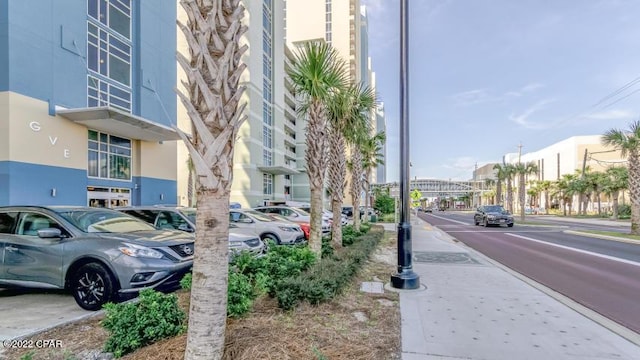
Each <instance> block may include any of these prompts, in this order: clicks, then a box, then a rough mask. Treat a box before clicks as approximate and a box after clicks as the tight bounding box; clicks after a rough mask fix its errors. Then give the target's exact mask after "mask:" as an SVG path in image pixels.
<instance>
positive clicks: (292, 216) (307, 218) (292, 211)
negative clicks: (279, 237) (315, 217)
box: [254, 205, 331, 235]
mask: <svg viewBox="0 0 640 360" xmlns="http://www.w3.org/2000/svg"><path fill="white" fill-rule="evenodd" d="M254 210H257V211H260V212H263V213H271V214H280V215H282V216H284V217H286V218H287V219H289V220H290V221H293V222H296V223H302V224H310V223H311V214H309V213H308V212H306V211H304V210H302V209H300V208H296V207H293V206H286V205H275V206H260V207H257V208H254ZM329 233H331V224H329V222H328V221H326V220H324V219H322V235H328V234H329Z"/></svg>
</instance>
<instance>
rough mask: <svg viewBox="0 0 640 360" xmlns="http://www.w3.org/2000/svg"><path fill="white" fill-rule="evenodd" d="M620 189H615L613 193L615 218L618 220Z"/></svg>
mask: <svg viewBox="0 0 640 360" xmlns="http://www.w3.org/2000/svg"><path fill="white" fill-rule="evenodd" d="M618 195H619V192H618V191H614V192H613V194H612V197H613V220H618Z"/></svg>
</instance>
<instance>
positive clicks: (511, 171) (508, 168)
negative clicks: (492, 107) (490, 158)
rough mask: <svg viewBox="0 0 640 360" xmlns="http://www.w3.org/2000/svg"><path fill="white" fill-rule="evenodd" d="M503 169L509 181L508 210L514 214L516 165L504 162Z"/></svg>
mask: <svg viewBox="0 0 640 360" xmlns="http://www.w3.org/2000/svg"><path fill="white" fill-rule="evenodd" d="M503 170H504V177H505V180H506V181H507V199H506V203H507V210H509V212H510V213H512V214H513V176H514V175H515V167H514V166H513V164H503Z"/></svg>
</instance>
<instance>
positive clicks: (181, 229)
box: [178, 224, 194, 233]
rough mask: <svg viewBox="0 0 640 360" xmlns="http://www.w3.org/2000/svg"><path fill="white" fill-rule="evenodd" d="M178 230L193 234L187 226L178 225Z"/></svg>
mask: <svg viewBox="0 0 640 360" xmlns="http://www.w3.org/2000/svg"><path fill="white" fill-rule="evenodd" d="M178 230H180V231H185V232H190V233H192V232H194V230H193V229H192V228H191V226H189V225H188V224H180V225H178Z"/></svg>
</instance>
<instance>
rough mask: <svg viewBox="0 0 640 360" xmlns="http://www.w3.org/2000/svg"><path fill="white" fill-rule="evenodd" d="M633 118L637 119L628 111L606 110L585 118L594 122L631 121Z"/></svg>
mask: <svg viewBox="0 0 640 360" xmlns="http://www.w3.org/2000/svg"><path fill="white" fill-rule="evenodd" d="M633 117H635V114H634V113H633V112H631V111H628V110H606V111H600V112H596V113H592V114H587V115H585V116H584V118H587V119H592V120H620V119H631V118H633Z"/></svg>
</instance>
